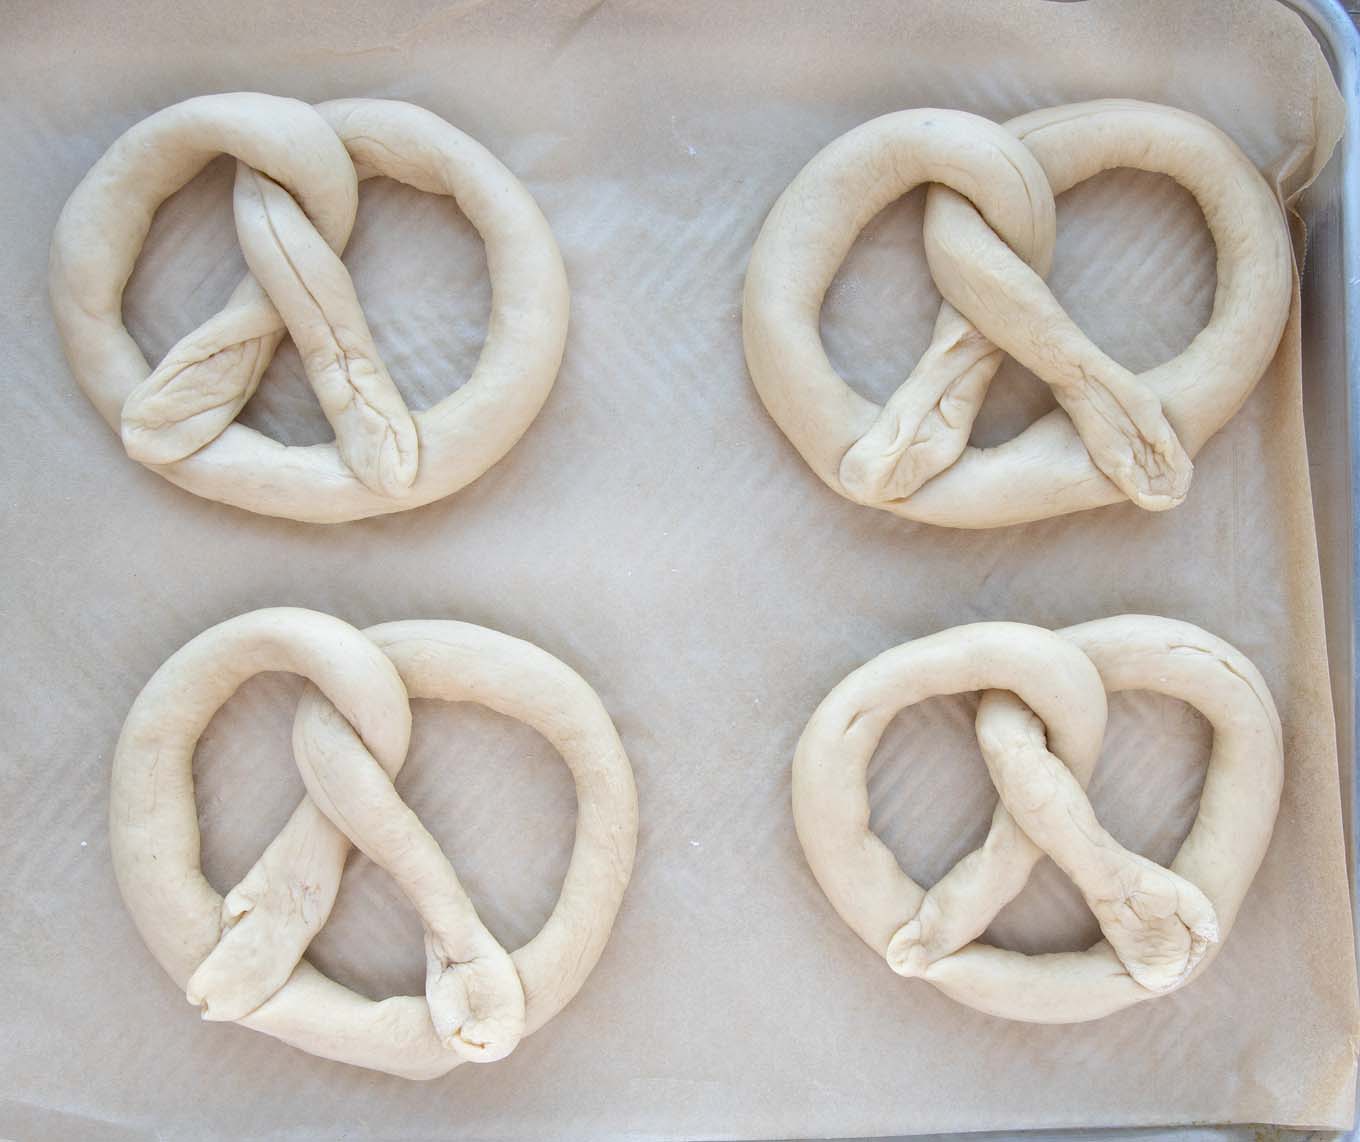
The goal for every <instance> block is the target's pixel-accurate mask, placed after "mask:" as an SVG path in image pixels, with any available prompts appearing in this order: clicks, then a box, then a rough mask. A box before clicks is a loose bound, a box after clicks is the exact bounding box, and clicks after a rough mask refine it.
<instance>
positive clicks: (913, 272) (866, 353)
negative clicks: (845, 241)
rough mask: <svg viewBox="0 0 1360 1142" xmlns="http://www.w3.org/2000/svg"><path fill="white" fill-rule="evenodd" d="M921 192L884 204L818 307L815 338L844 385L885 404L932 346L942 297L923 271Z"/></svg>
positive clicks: (925, 269)
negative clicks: (818, 340) (932, 330)
mask: <svg viewBox="0 0 1360 1142" xmlns="http://www.w3.org/2000/svg"><path fill="white" fill-rule="evenodd" d="M926 189H927V188H926V186H924V185H922V186H918V187H916V189H914V190H911V191H908V192H907V193H906V194H904V195H902V197H901V198H898V199H897V200H896V201H894V202H890V203H888V205H887V206H885V207H884V208H883V209H882V210H880V211H879V212H878V213H877V214H876V215H875V216H874V217H873V218H871V219H870V220H869V224H868V225H867V226H865V227H864V229H863V230H861V231H860V232H859V236H858V237H857V238H856V239H855V244H854V245H853V246H851V247H850V252H849V254H847V255H846V257H845V261H843V262H842V263H841V265H840V268H839V269H838V270H837V271H836V276H835V277H834V278H832V279H831V285H830V286H829V287H828V288H827V291H826V297H825V298H824V299H823V301H822V312H821V323H820V328H821V338H822V345H823V347H824V348H825V349H826V355H827V358H828V360H830V362H831V364H832V366H833V367H834V368H835V370H836V372H837V373H839V374H840V375H841V377H843V378H844V380H845V383H846V384H848V385H849V386H850V387H851V388H852V389H854V390H855V391H856V392H857V393H859V394H860V396H862V397H866V398H868V399H869V400H871V401H873V402H874V403H875V404H880V405H881V404H883V403H884V402H885V401H886V400H887V399H888V398H889V397H890V396H892V394H893V393H894V392H896V391H897V388H898V386H899V385H901V383H902V382H903V381H904V380H906V378H907V374H908V373H910V372H911V370H912V366H913V365H915V363H916V362H917V361H918V360H919V359H920V357H921V354H922V353H924V352H925V351H926V347H927V346H928V345H929V344H930V331H931V329H932V328H933V327H934V325H935V318H936V316H937V315H938V314H939V312H940V301H941V299H940V291H939V290H937V289H936V288H935V282H934V281H933V280H932V279H931V276H930V270H929V268H928V267H927V266H926V248H925V238H924V236H923V234H922V230H921V226H922V222H923V220H924V217H925V205H926Z"/></svg>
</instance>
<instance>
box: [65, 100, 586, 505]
mask: <svg viewBox="0 0 1360 1142" xmlns="http://www.w3.org/2000/svg"><path fill="white" fill-rule="evenodd" d="M221 153H227V154H231V155H234V156H235V157H236V158H237V160H238V166H237V178H236V187H235V192H234V207H235V215H236V223H237V231H238V234H239V236H240V240H241V246H242V249H243V251H244V253H245V255H246V261H247V264H248V265H249V267H250V269H251V274H250V275H249V276H247V277H246V278H245V279H244V280H243V281H242V282H241V284H240V285H239V286H238V287H237V289H236V290H235V291H234V292H233V294H232V296H231V298H230V299H229V300H228V302H227V304H226V306H225V307H224V308H223V309H222V310H221V311H220V312H219V313H218V314H216V315H215V316H214V317H212V318H210V319H209V320H208V321H207V322H205V323H204V324H203V325H202V326H200V327H199V328H198V329H196V330H194V331H193V332H191V333H189V334H187V335H186V336H185V337H184V338H183V339H181V340H180V342H179V343H178V344H176V345H175V346H174V347H173V348H172V349H171V350H170V352H169V353H168V354H167V355H166V357H165V359H164V360H163V361H162V362H161V364H160V365H159V366H158V367H157V368H156V369H155V370H152V369H151V368H150V366H149V365H148V364H147V363H146V361H145V359H144V358H143V357H142V355H141V352H140V350H139V349H138V348H137V346H136V344H135V343H134V342H133V341H132V339H131V337H130V336H129V335H128V333H127V331H126V329H125V328H124V327H123V324H122V316H121V310H122V294H123V288H124V286H125V285H126V283H127V280H128V277H129V276H130V274H131V272H132V268H133V265H134V263H135V261H136V258H137V254H138V252H139V251H140V249H141V246H142V243H143V242H144V241H145V240H146V234H147V231H148V230H149V228H150V225H151V219H152V216H153V215H154V213H155V211H156V208H157V207H158V206H159V205H160V203H161V202H162V201H164V199H165V198H167V197H168V196H169V195H170V194H172V193H174V191H175V190H177V189H179V187H181V186H183V185H184V183H186V182H187V181H188V180H189V179H190V178H192V177H193V176H194V175H195V174H196V173H197V172H198V171H199V170H201V169H202V167H203V166H204V165H205V164H206V163H207V162H208V161H209V160H210V159H211V158H213V157H214V156H215V155H217V154H221ZM374 175H386V176H388V177H390V178H395V179H397V180H398V181H401V182H405V183H407V184H408V185H411V186H414V187H416V188H417V189H420V190H424V191H426V192H429V193H434V194H447V195H450V196H452V197H453V198H454V199H456V200H457V202H458V205H459V207H460V208H461V209H462V211H463V213H464V214H465V215H466V216H467V218H468V220H469V221H470V222H471V223H472V224H473V226H474V227H476V229H477V230H478V232H479V233H480V234H481V236H482V239H483V241H484V243H485V245H486V252H487V265H488V268H489V270H490V273H491V278H492V312H491V320H490V324H489V326H488V333H487V339H486V342H485V344H484V345H483V347H482V353H481V357H480V358H479V360H478V362H477V366H476V368H475V369H474V370H473V373H472V376H471V377H470V378H469V379H468V381H467V383H466V384H464V385H463V386H462V387H461V388H460V389H458V391H456V392H454V393H452V394H451V395H449V396H448V397H446V398H444V400H442V401H440V402H439V403H438V404H436V405H434V406H433V407H432V408H430V409H427V410H425V411H424V412H421V413H417V414H415V415H414V416H413V415H412V414H410V413H409V412H408V411H407V409H406V406H405V403H404V402H403V401H402V399H401V397H400V394H399V393H398V392H397V390H396V388H395V386H394V385H393V383H392V380H391V378H390V377H389V376H388V374H387V371H386V368H385V367H384V365H383V363H382V360H381V358H380V356H379V354H378V352H377V349H376V347H375V346H374V344H373V339H372V335H371V333H370V331H369V329H368V325H367V322H366V320H365V318H364V316H363V311H362V309H361V307H360V306H359V302H358V299H357V298H356V296H355V294H354V287H353V283H352V281H351V280H350V278H349V274H348V271H346V269H345V267H344V265H343V263H341V261H340V259H339V256H338V255H339V252H340V251H341V250H343V248H344V245H345V243H346V241H347V240H348V238H349V234H350V230H351V229H352V227H353V224H354V215H355V209H356V205H357V201H358V197H357V196H358V190H357V187H358V183H359V182H360V181H362V180H363V179H365V178H369V177H372V176H374ZM49 276H50V281H49V288H50V294H51V299H52V307H53V312H54V314H55V316H56V320H57V327H58V330H59V332H60V334H61V337H62V342H63V345H64V346H65V349H66V355H67V359H68V361H69V362H70V365H71V369H72V372H73V373H74V374H75V376H76V379H77V380H78V381H79V383H80V385H81V387H82V388H83V389H84V390H85V392H86V394H87V395H88V396H89V397H90V399H91V400H92V401H93V402H94V404H95V406H96V407H97V408H98V409H99V411H100V413H101V415H103V417H104V419H105V420H107V421H108V422H109V423H110V424H111V425H113V426H114V427H115V428H117V429H119V430H120V431H121V433H122V436H123V440H124V444H125V447H126V449H127V451H128V453H129V455H131V456H133V457H134V458H135V459H138V460H140V461H142V462H143V463H145V464H146V465H147V466H148V467H151V468H153V470H154V471H157V472H159V473H160V474H161V475H163V476H165V477H166V478H167V479H169V480H171V481H172V482H174V483H176V484H178V485H180V486H181V487H184V488H187V489H188V490H189V491H192V492H195V493H196V494H198V495H202V496H204V497H206V498H208V499H215V500H220V501H222V502H224V503H230V504H234V505H236V506H238V507H243V508H246V509H247V510H250V511H257V512H261V513H263V514H266V515H279V516H285V517H288V518H292V519H300V520H308V521H312V522H323V523H332V522H337V521H342V520H348V519H360V518H363V517H365V516H371V515H377V514H381V513H385V512H394V511H402V510H404V509H406V508H410V507H417V506H419V505H421V504H425V503H429V502H431V501H432V500H436V499H439V498H442V497H443V496H446V495H449V494H450V493H452V492H454V491H457V490H458V489H459V488H461V487H463V486H464V485H465V484H468V483H470V482H471V481H472V480H474V479H476V478H477V477H478V476H480V475H481V474H482V473H483V472H484V471H486V469H487V468H489V467H490V466H491V465H492V464H494V463H495V462H496V461H497V460H499V459H500V458H501V457H502V456H503V455H504V454H505V453H506V452H508V451H509V449H510V448H511V447H512V446H513V445H514V443H515V442H516V441H517V440H518V439H519V437H520V436H521V435H522V434H523V432H524V431H525V429H526V428H527V427H528V426H529V424H530V423H531V422H532V421H533V419H534V417H535V416H536V415H537V413H538V411H539V409H540V408H541V407H542V405H543V402H544V400H546V398H547V395H548V392H549V391H550V390H551V388H552V385H553V382H554V380H555V379H556V376H557V369H558V366H559V365H560V363H561V358H562V352H563V348H564V346H565V341H566V328H567V311H568V293H567V284H566V273H565V270H564V269H563V266H562V259H561V255H560V253H559V252H558V249H557V244H556V242H555V241H554V240H553V237H552V233H551V231H550V230H549V229H548V225H547V222H546V221H545V220H544V218H543V215H542V213H541V212H540V211H539V209H538V207H537V206H536V205H535V203H534V201H533V199H532V198H531V197H530V196H529V194H528V192H527V191H526V190H525V189H524V187H523V186H522V185H521V184H520V183H519V182H518V181H517V180H516V179H515V177H514V176H513V175H512V174H511V173H510V172H509V171H508V170H506V168H505V167H504V166H502V165H501V163H499V162H498V161H497V160H496V159H495V158H494V157H493V156H492V155H491V154H490V153H489V152H487V151H486V150H485V149H484V148H482V147H481V146H479V145H478V144H477V143H475V142H474V141H473V140H471V139H469V138H468V137H467V136H466V135H464V134H462V133H461V132H460V131H457V130H455V129H454V128H453V127H451V126H450V125H449V124H448V123H445V122H444V121H443V120H442V119H439V118H438V117H437V116H435V115H432V114H431V113H430V112H428V111H424V110H422V109H421V108H418V107H414V106H412V105H410V104H407V103H397V102H391V101H387V100H376V99H359V100H337V101H335V102H331V103H323V104H319V105H318V106H317V107H315V108H312V107H309V106H308V105H306V104H303V103H299V102H297V101H296V100H292V99H282V98H279V97H275V96H269V95H256V94H250V93H236V94H229V95H210V96H202V97H200V98H197V99H190V100H187V101H185V102H184V103H179V104H175V105H174V106H172V107H168V108H166V109H165V110H163V111H160V112H157V113H156V114H155V115H152V116H150V117H149V118H147V119H145V120H143V121H142V122H141V123H138V124H136V125H135V126H133V127H132V128H131V129H129V130H128V131H127V132H126V133H125V134H124V135H123V136H122V137H121V138H120V139H118V140H117V141H115V143H114V144H113V145H112V146H111V147H110V148H109V150H108V151H107V152H106V153H105V154H104V156H103V157H102V158H101V159H100V160H99V161H98V162H97V163H96V164H95V165H94V167H92V168H91V170H90V172H89V173H88V174H87V175H86V177H85V179H84V180H82V182H81V183H80V185H79V186H77V187H76V189H75V190H74V191H73V192H72V194H71V197H70V199H69V200H68V201H67V203H66V206H65V207H64V208H63V210H62V214H61V217H60V218H59V219H58V222H57V227H56V230H55V232H54V234H53V239H52V254H51V267H50V275H49ZM266 291H268V292H266ZM276 305H277V307H278V308H276ZM281 314H282V315H281ZM285 321H286V322H287V325H286V326H285ZM285 328H286V330H287V331H288V332H291V333H292V335H293V337H294V340H295V341H296V342H297V345H298V349H299V351H300V353H301V355H302V359H303V363H304V365H305V367H306V370H307V375H308V379H309V380H310V382H311V384H312V386H313V388H314V390H315V391H316V393H317V396H318V399H319V400H320V403H321V407H322V410H323V412H324V413H325V414H326V417H327V419H328V420H329V421H330V423H331V425H332V427H333V428H334V429H335V432H336V437H337V443H336V444H322V445H311V446H306V447H295V446H285V445H281V444H279V443H277V442H275V441H273V440H270V439H269V438H267V437H265V436H263V435H262V434H260V433H258V432H256V431H255V430H253V429H250V428H247V427H246V426H245V425H241V424H237V423H234V418H235V417H236V415H237V413H238V412H239V411H240V409H241V408H242V407H243V406H244V404H245V402H246V401H247V400H249V398H250V396H251V394H252V393H253V392H254V391H255V388H256V386H257V385H258V384H259V380H260V377H261V376H262V375H263V373H264V370H265V369H266V367H267V366H268V364H269V361H270V359H271V358H272V356H273V353H274V350H275V349H276V348H277V347H278V344H279V341H280V340H281V339H282V336H283V333H284V332H285Z"/></svg>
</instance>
